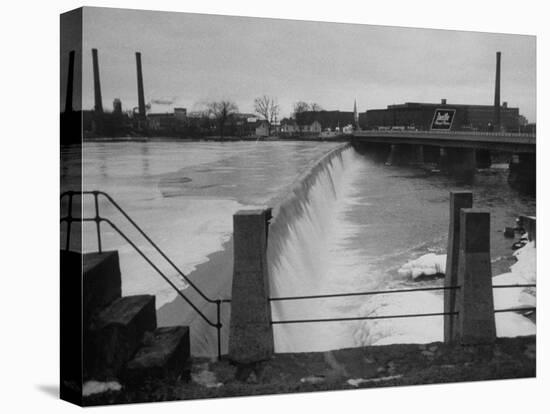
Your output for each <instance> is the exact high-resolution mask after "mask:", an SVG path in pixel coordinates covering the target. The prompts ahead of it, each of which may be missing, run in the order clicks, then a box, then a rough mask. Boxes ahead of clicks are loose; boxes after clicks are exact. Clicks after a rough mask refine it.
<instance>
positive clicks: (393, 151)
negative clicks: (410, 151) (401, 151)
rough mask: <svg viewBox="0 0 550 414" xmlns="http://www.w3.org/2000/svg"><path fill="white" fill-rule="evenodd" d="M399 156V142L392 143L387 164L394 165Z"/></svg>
mask: <svg viewBox="0 0 550 414" xmlns="http://www.w3.org/2000/svg"><path fill="white" fill-rule="evenodd" d="M396 158H397V144H391V145H390V153H389V154H388V159H387V160H386V165H393V164H394V163H395V160H396Z"/></svg>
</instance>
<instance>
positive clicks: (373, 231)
mask: <svg viewBox="0 0 550 414" xmlns="http://www.w3.org/2000/svg"><path fill="white" fill-rule="evenodd" d="M504 179H505V176H504V175H502V174H500V171H498V169H497V170H493V171H490V172H485V173H483V172H482V173H480V174H479V177H477V179H476V181H475V182H474V183H473V184H464V183H460V182H454V181H453V179H452V177H451V178H449V177H430V176H426V175H425V174H420V175H419V174H418V171H414V169H407V168H402V169H396V168H388V167H387V166H383V165H380V164H376V163H375V162H373V160H371V159H369V158H368V157H367V158H365V157H364V156H362V155H359V154H358V153H356V152H355V150H354V149H353V148H351V147H349V146H343V147H340V148H337V149H334V150H332V151H331V152H330V153H329V154H327V155H326V156H324V157H323V158H322V159H321V160H320V161H319V162H318V163H317V164H316V165H315V166H313V167H312V168H310V169H309V170H308V171H307V172H306V173H304V174H303V175H302V176H301V177H300V178H299V179H298V180H297V182H296V183H295V184H294V186H293V187H292V189H291V190H290V191H289V192H288V193H287V194H286V196H285V198H283V200H282V201H280V203H279V204H277V205H276V208H275V209H274V216H275V218H274V220H272V224H271V226H270V229H269V239H268V266H269V276H270V289H271V296H272V297H274V298H277V297H288V296H309V295H323V294H334V293H353V292H361V291H373V290H391V289H401V288H414V287H421V286H440V285H441V280H435V279H431V280H413V279H412V278H410V277H409V276H403V275H400V274H399V273H398V272H397V269H398V268H399V267H400V266H402V265H403V264H405V263H406V262H407V261H409V260H411V259H414V258H416V257H418V256H420V255H422V254H425V253H428V252H435V253H445V243H446V237H447V233H446V231H447V226H448V221H447V220H448V211H447V202H448V191H447V189H446V188H449V187H450V188H453V187H455V188H457V187H458V188H461V187H465V186H466V187H467V188H471V187H473V189H474V191H475V192H476V196H477V197H476V203H477V204H478V205H482V206H483V205H486V206H489V207H491V211H492V214H493V216H494V217H493V221H494V223H495V224H496V225H497V226H500V225H504V224H505V223H506V222H507V221H508V220H509V221H508V222H511V221H512V220H513V215H514V214H516V213H514V210H513V209H514V208H520V209H525V208H530V206H531V204H530V203H531V201H530V200H529V199H525V198H523V199H522V198H521V197H519V198H518V196H517V195H514V196H513V197H511V199H512V200H513V204H514V206H508V208H503V206H504V202H505V200H506V199H507V197H508V196H510V195H511V194H512V193H510V190H509V189H508V188H507V187H506V185H505V181H504ZM449 184H450V185H449ZM495 185H496V188H493V190H491V191H488V190H489V188H491V187H495ZM445 187H446V188H445ZM495 206H496V207H497V209H496V210H495V208H494V207H495ZM497 228H498V227H497ZM491 237H492V239H493V241H494V243H493V248H492V252H493V256H494V257H495V260H494V267H495V270H496V272H497V273H498V272H499V267H498V262H499V260H500V258H501V255H505V254H506V252H507V251H509V246H506V245H505V244H504V243H503V242H502V235H501V234H500V235H499V234H498V232H496V231H494V232H493V235H492V236H491ZM503 269H504V268H503ZM443 271H444V270H443ZM494 274H496V273H494ZM271 306H272V317H273V320H274V321H277V320H297V319H325V318H339V317H340V318H342V317H343V318H345V317H357V316H361V317H363V316H381V315H392V314H393V315H399V314H411V313H425V312H441V311H442V309H443V294H442V292H414V293H409V294H384V295H375V296H355V297H339V298H322V299H307V300H289V301H274V302H272V304H271ZM497 323H498V329H499V332H500V334H502V335H518V334H530V333H533V332H534V325H533V324H532V323H531V322H529V321H528V320H527V319H525V318H523V317H522V316H519V315H516V314H506V315H502V314H501V315H497ZM274 339H275V350H276V352H307V351H325V350H331V349H338V348H345V347H355V346H363V345H383V344H390V343H426V342H431V341H441V340H442V339H443V317H441V316H433V317H425V318H406V319H400V318H396V319H382V320H363V321H349V322H320V323H299V324H283V325H274Z"/></svg>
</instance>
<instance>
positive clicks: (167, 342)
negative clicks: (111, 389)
mask: <svg viewBox="0 0 550 414" xmlns="http://www.w3.org/2000/svg"><path fill="white" fill-rule="evenodd" d="M189 347H190V341H189V327H188V326H171V327H165V328H158V329H156V330H155V331H154V332H152V333H151V334H146V335H145V337H144V341H143V346H142V347H141V348H140V349H139V350H138V351H137V353H136V355H135V356H134V357H133V359H132V360H131V361H130V362H128V364H127V365H126V369H125V370H124V374H123V378H124V380H125V381H126V382H141V381H143V380H145V379H149V378H177V377H178V376H180V375H181V374H182V373H183V371H184V368H185V366H186V363H187V360H188V359H189V356H190V351H189V349H190V348H189Z"/></svg>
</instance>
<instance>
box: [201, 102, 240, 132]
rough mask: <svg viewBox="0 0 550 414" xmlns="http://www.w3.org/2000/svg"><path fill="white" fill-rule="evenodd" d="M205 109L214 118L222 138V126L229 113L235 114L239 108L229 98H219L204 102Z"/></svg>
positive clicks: (223, 126)
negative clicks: (215, 100) (218, 99)
mask: <svg viewBox="0 0 550 414" xmlns="http://www.w3.org/2000/svg"><path fill="white" fill-rule="evenodd" d="M206 110H207V112H208V114H209V116H211V117H214V118H215V119H216V123H217V124H218V128H219V131H220V138H221V139H223V136H224V135H223V133H224V128H225V124H226V122H227V120H228V119H229V117H231V115H233V114H235V113H236V112H237V111H238V110H239V108H238V107H237V104H236V103H235V102H233V101H229V100H221V101H217V102H209V103H207V104H206Z"/></svg>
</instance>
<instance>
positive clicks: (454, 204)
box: [443, 191, 473, 343]
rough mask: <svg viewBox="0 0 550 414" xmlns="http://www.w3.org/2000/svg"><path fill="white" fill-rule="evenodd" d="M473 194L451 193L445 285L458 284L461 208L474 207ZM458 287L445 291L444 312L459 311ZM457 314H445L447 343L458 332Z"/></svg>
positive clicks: (451, 340)
mask: <svg viewBox="0 0 550 414" xmlns="http://www.w3.org/2000/svg"><path fill="white" fill-rule="evenodd" d="M472 203H473V195H472V192H470V191H456V192H451V193H450V211H449V238H448V241H447V265H446V268H445V286H446V287H451V286H458V256H459V251H460V210H461V209H463V208H472ZM458 294H459V291H458V290H457V289H453V290H451V289H448V290H445V291H444V302H443V303H444V312H445V313H447V312H457V296H458ZM456 330H457V316H456V315H445V318H444V338H445V343H451V342H453V341H454V340H455V339H456V338H457V337H458V334H457V332H456Z"/></svg>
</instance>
